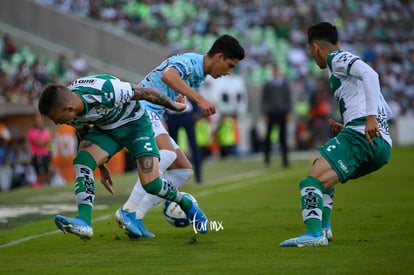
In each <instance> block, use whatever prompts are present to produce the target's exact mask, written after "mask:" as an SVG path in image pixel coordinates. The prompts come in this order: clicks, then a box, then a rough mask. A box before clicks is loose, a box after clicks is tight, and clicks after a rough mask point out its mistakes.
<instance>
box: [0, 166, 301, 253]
mask: <svg viewBox="0 0 414 275" xmlns="http://www.w3.org/2000/svg"><path fill="white" fill-rule="evenodd" d="M261 173H263V170H256V171H249V172H247V173H242V174H239V175H237V176H235V175H233V176H230V177H227V178H225V179H222V180H221V181H237V180H240V181H239V182H236V183H234V184H227V185H225V186H222V187H219V188H214V189H211V190H205V191H200V192H197V197H204V196H208V195H210V194H213V193H217V192H227V191H230V190H234V189H239V188H242V187H245V186H251V185H252V184H258V183H261V182H262V181H263V180H268V179H280V178H282V177H285V176H286V175H288V174H290V173H296V172H295V171H294V170H290V171H282V172H280V173H277V174H276V173H275V174H273V173H272V174H269V175H266V176H263V177H261V180H260V181H259V180H257V176H258V175H259V174H261ZM111 216H112V215H103V216H101V217H98V218H96V219H94V221H103V220H106V219H109V218H110V217H111ZM61 232H62V231H60V230H55V231H50V232H46V233H43V234H38V235H32V236H28V237H25V238H21V239H17V240H13V241H10V242H8V243H5V244H2V245H0V248H5V247H9V246H14V245H18V244H21V243H24V242H27V241H30V240H33V239H37V238H41V237H46V236H50V235H54V234H58V233H61Z"/></svg>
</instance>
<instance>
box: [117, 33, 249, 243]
mask: <svg viewBox="0 0 414 275" xmlns="http://www.w3.org/2000/svg"><path fill="white" fill-rule="evenodd" d="M243 58H244V49H243V48H242V46H241V45H240V44H239V42H238V41H237V39H236V38H234V37H232V36H230V35H222V36H220V37H219V38H218V39H216V41H215V42H214V43H213V45H212V47H211V48H210V50H209V51H208V52H207V53H206V54H204V55H203V54H198V53H183V54H176V55H173V56H170V57H168V58H167V59H166V60H164V61H163V62H162V63H161V64H160V65H159V66H157V67H156V68H155V69H154V70H153V71H152V72H150V73H149V74H148V75H147V76H146V77H145V79H144V80H142V81H141V82H140V83H139V86H141V87H152V88H155V89H156V90H158V91H160V92H162V93H164V94H166V95H167V96H169V97H170V98H172V99H174V98H175V97H176V95H177V94H178V93H180V94H182V95H184V96H186V97H188V98H189V99H191V100H192V101H193V102H195V103H196V104H197V105H198V107H199V108H200V110H201V112H202V113H203V115H204V116H210V115H213V114H214V113H215V112H216V109H215V106H214V104H213V103H211V102H209V101H208V100H207V99H205V98H204V97H203V96H202V95H201V94H200V93H198V92H197V89H198V88H199V87H200V85H201V84H202V83H203V82H204V80H205V78H206V76H207V75H211V76H212V77H213V78H218V77H221V76H225V75H229V74H231V73H232V71H233V69H234V68H235V67H236V66H237V65H238V63H239V61H240V60H242V59H243ZM142 105H143V106H144V107H145V109H146V110H147V112H148V114H149V116H150V119H151V122H152V127H153V129H154V132H155V137H156V140H157V145H158V148H159V150H160V155H161V158H160V174H161V175H162V174H163V173H164V172H165V171H166V170H167V169H168V171H167V172H166V173H165V174H163V176H162V177H163V178H165V179H168V180H169V181H171V182H172V184H173V185H174V186H175V187H180V186H182V185H183V184H184V183H185V182H186V181H187V180H188V179H189V178H190V177H191V176H192V174H193V170H192V165H191V162H190V161H189V160H188V158H187V157H186V156H185V154H184V152H183V151H181V150H180V148H179V147H178V146H177V144H176V142H175V141H174V140H173V139H172V138H171V137H170V136H169V134H168V132H167V130H166V129H165V128H164V126H163V123H162V116H163V113H164V111H165V107H164V106H160V105H158V104H154V103H150V102H146V101H142ZM161 201H162V199H160V198H158V197H156V196H153V195H151V194H148V193H147V192H146V191H145V190H144V189H143V188H142V186H141V183H140V182H139V180H138V182H137V183H136V185H135V187H134V189H133V191H132V193H131V194H130V197H129V198H128V200H127V202H126V203H125V204H124V206H123V207H121V208H120V209H118V210H117V211H116V213H115V219H116V220H117V221H118V222H119V224H120V226H121V227H122V228H124V229H125V230H126V232H127V234H128V235H130V236H136V237H140V236H143V237H153V236H154V234H153V233H151V232H149V231H148V230H147V229H146V228H145V226H144V224H143V221H142V219H143V218H144V216H145V214H146V213H147V212H148V211H149V210H150V209H151V208H153V207H154V206H155V205H157V204H159V203H160V202H161ZM190 219H193V217H190Z"/></svg>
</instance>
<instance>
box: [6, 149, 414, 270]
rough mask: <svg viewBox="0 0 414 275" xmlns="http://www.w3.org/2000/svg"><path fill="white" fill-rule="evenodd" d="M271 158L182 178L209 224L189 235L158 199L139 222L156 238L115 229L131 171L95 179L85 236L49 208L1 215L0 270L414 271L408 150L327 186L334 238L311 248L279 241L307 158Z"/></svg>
mask: <svg viewBox="0 0 414 275" xmlns="http://www.w3.org/2000/svg"><path fill="white" fill-rule="evenodd" d="M274 159H275V162H274V164H273V168H271V169H265V168H263V164H262V162H261V158H260V157H256V158H251V159H243V160H231V159H228V160H221V161H215V162H208V163H205V165H204V173H205V179H206V183H205V184H203V185H196V184H195V183H194V182H193V181H192V180H190V181H189V182H188V183H187V185H186V186H185V187H184V188H182V190H183V191H186V192H189V193H192V194H193V195H194V196H195V197H196V198H197V199H198V201H199V204H200V206H201V207H202V208H203V209H204V211H205V212H206V214H207V215H208V217H209V219H210V220H211V221H215V222H216V225H217V227H216V228H215V229H216V230H217V231H216V230H212V231H210V232H209V233H208V234H206V235H199V234H197V235H196V236H195V240H194V233H193V230H192V228H191V227H186V228H174V227H173V226H171V225H169V224H168V223H167V222H166V221H165V220H164V218H163V216H162V212H161V207H160V206H158V207H156V208H154V209H152V211H151V212H150V213H148V215H147V217H146V219H145V224H146V226H147V228H148V229H149V230H150V231H152V232H153V233H155V234H156V238H153V239H136V240H131V239H129V238H128V237H127V236H126V235H125V234H124V232H123V231H122V230H121V229H120V228H119V227H118V226H117V224H115V222H114V220H113V214H114V212H115V210H116V209H117V208H118V207H119V206H121V205H122V203H123V202H124V201H125V200H126V199H127V196H128V193H129V190H130V189H131V188H132V186H133V184H134V182H135V174H134V173H132V174H125V175H122V176H117V177H114V181H115V191H116V195H114V196H111V195H110V194H109V193H108V192H107V191H106V190H105V189H104V188H103V187H102V186H101V185H100V184H99V183H97V186H98V187H97V196H96V200H95V203H96V205H97V207H96V209H95V211H94V224H93V226H94V231H95V236H94V237H93V238H92V239H91V240H89V241H86V242H85V241H82V240H80V239H79V238H78V237H76V236H74V235H70V234H68V235H64V234H63V233H61V232H60V231H58V230H57V228H56V227H55V225H54V222H53V217H54V215H55V213H51V212H49V213H50V214H36V213H33V214H29V215H24V216H18V217H14V218H7V219H2V220H1V222H0V274H171V273H173V274H180V273H181V274H414V264H413V263H414V230H413V228H414V214H413V211H414V147H412V146H411V147H402V148H394V151H393V156H392V159H391V162H390V163H389V164H388V165H387V166H385V167H384V168H383V169H382V170H380V171H377V172H376V173H374V174H371V175H369V176H366V177H365V178H361V179H358V180H354V181H350V182H348V183H347V184H345V185H338V186H337V189H336V197H335V204H334V210H333V216H332V225H333V232H334V240H333V241H332V242H330V243H329V246H327V247H316V248H312V247H310V248H309V247H305V248H280V247H279V243H280V242H281V241H283V240H285V239H287V238H291V237H295V236H297V235H299V234H300V233H303V231H304V226H303V223H302V219H301V213H300V209H299V207H300V206H299V194H298V183H299V181H300V179H301V178H302V177H303V176H305V175H306V173H307V171H308V168H309V166H310V161H309V160H308V159H306V157H305V158H303V159H302V160H300V159H297V160H295V161H293V163H292V166H291V167H290V168H288V169H281V168H279V167H280V162H278V161H277V160H278V156H277V155H276V156H275V157H274ZM72 189H73V187H72V184H68V185H67V186H63V187H43V188H41V189H30V188H23V189H19V190H15V191H12V192H9V193H0V202H1V208H0V209H1V211H5V208H6V207H10V208H14V207H17V206H22V205H26V206H29V207H30V208H33V209H34V208H36V207H43V208H45V209H49V210H50V209H52V210H53V209H55V208H56V207H57V206H59V205H67V206H71V207H73V206H75V204H74V195H73V191H72ZM70 211H71V210H70ZM59 213H63V214H67V215H69V216H73V215H74V213H73V212H59ZM219 224H220V225H221V226H222V227H221V226H219Z"/></svg>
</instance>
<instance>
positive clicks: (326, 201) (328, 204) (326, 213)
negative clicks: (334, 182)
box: [322, 187, 335, 227]
mask: <svg viewBox="0 0 414 275" xmlns="http://www.w3.org/2000/svg"><path fill="white" fill-rule="evenodd" d="M334 195H335V188H334V187H331V188H328V189H324V191H323V212H322V227H326V226H327V225H328V224H330V223H331V214H332V207H333V198H334Z"/></svg>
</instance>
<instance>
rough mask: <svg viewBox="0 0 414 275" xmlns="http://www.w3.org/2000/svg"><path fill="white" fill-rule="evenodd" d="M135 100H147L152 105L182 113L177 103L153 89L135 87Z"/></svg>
mask: <svg viewBox="0 0 414 275" xmlns="http://www.w3.org/2000/svg"><path fill="white" fill-rule="evenodd" d="M133 99H134V100H147V101H149V102H151V103H154V104H157V105H161V106H164V107H166V108H168V109H171V110H173V111H181V110H180V109H179V108H178V107H177V105H176V104H175V102H174V101H173V100H172V99H171V98H169V97H168V96H166V95H165V94H162V93H160V92H158V91H157V90H155V89H153V88H151V87H139V86H136V87H134V97H133Z"/></svg>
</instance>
